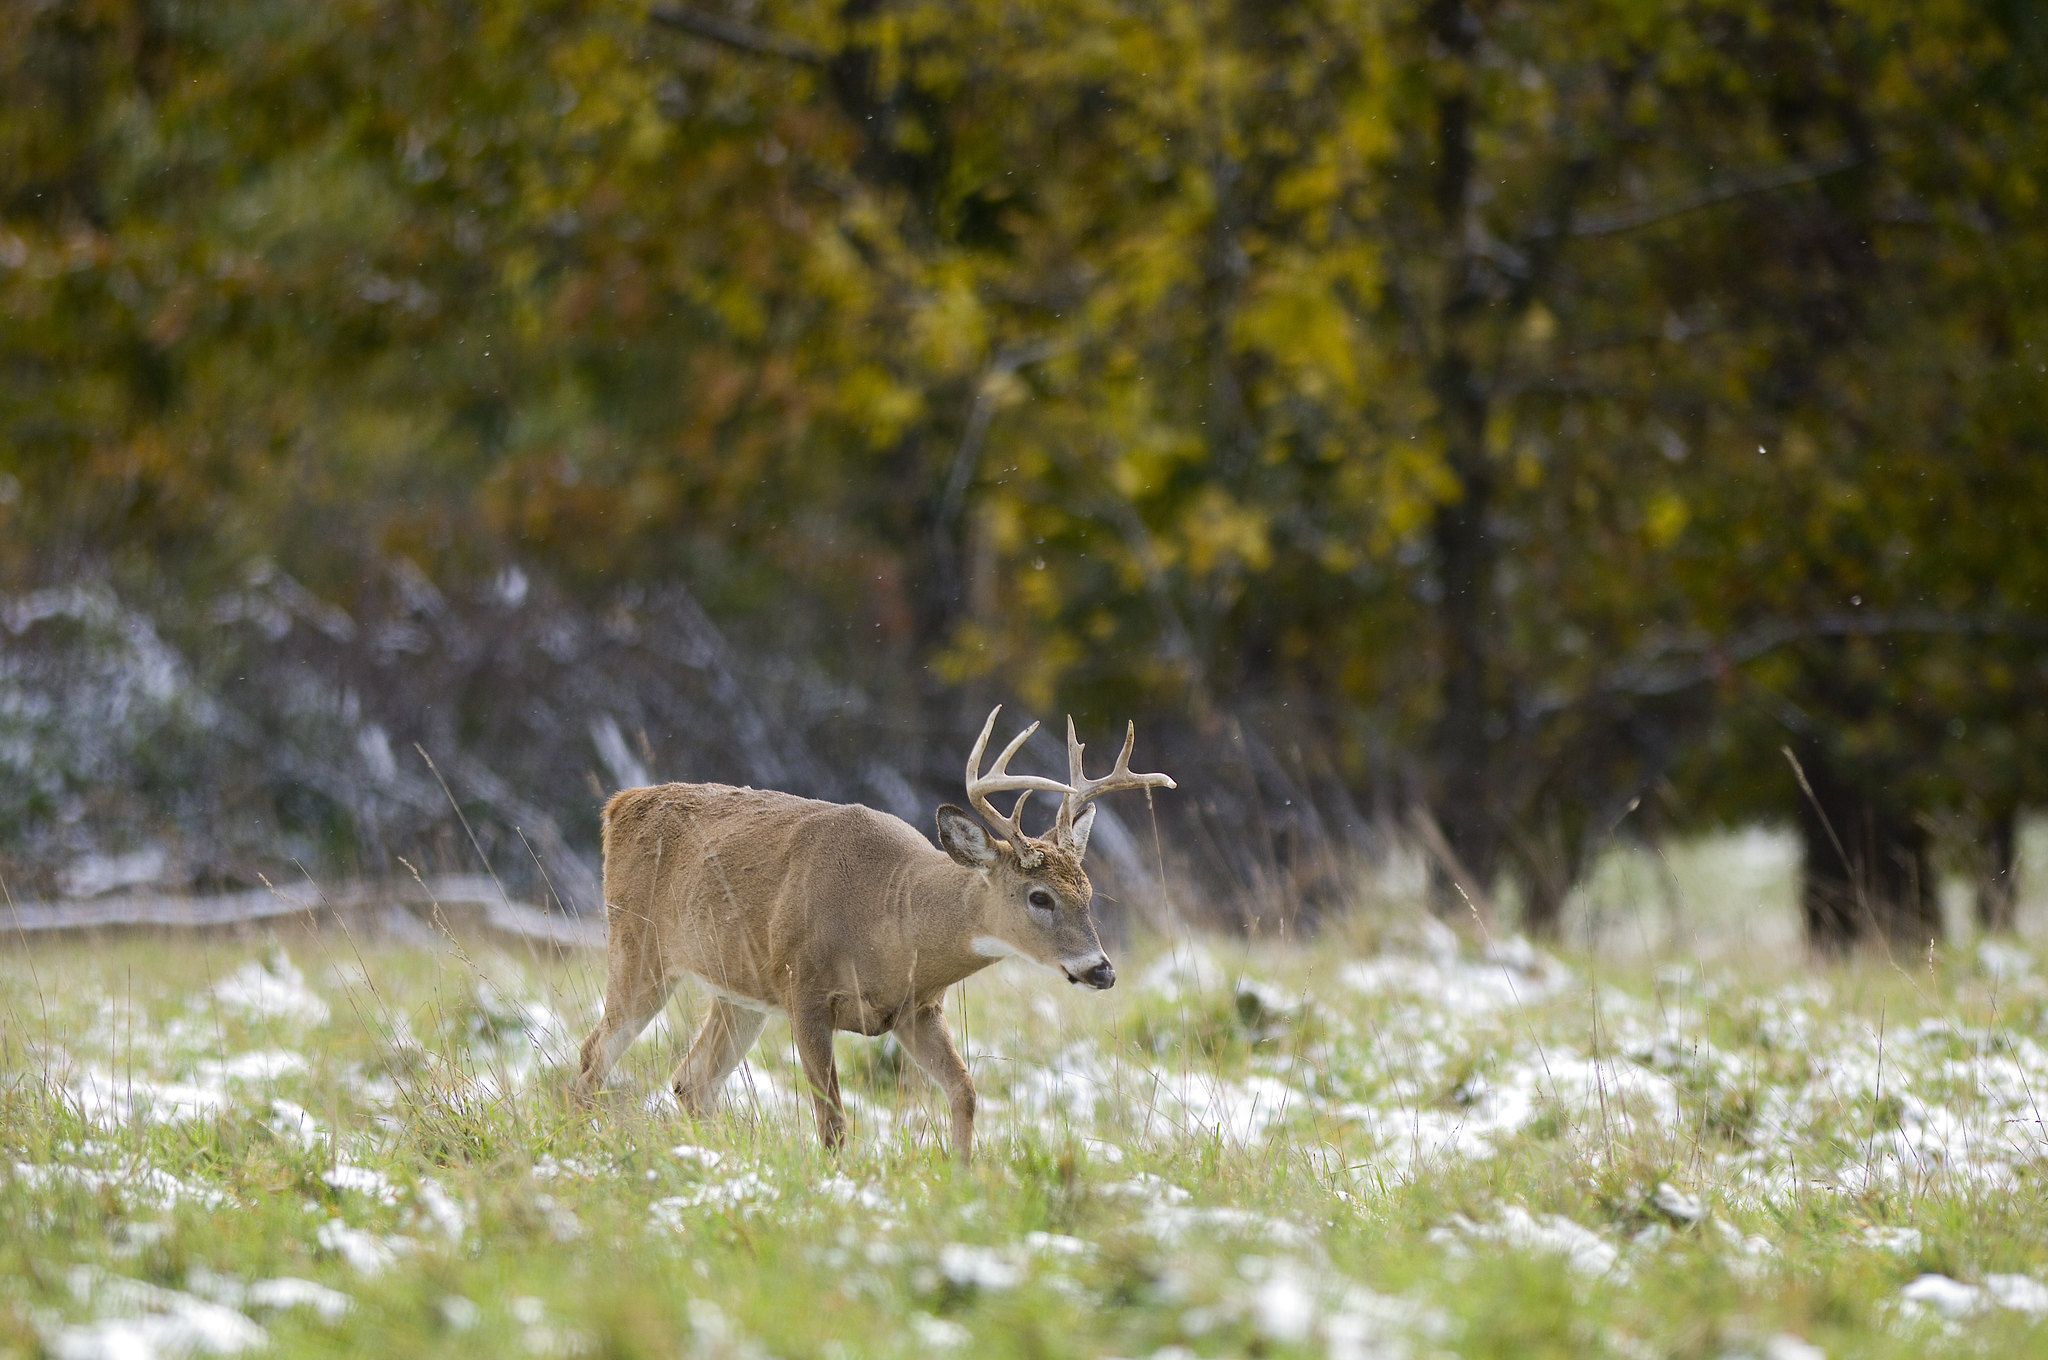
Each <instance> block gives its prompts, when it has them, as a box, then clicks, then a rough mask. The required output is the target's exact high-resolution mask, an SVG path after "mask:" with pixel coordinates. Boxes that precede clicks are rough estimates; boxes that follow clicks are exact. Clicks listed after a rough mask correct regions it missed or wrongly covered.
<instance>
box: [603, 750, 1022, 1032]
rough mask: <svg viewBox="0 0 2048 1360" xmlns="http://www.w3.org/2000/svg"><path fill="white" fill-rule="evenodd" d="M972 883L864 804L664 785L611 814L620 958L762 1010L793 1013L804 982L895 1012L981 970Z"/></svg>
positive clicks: (611, 904) (607, 867)
mask: <svg viewBox="0 0 2048 1360" xmlns="http://www.w3.org/2000/svg"><path fill="white" fill-rule="evenodd" d="M975 877H976V876H975V875H974V874H973V873H972V872H971V871H968V870H965V869H962V868H960V867H959V866H958V865H956V864H954V863H953V862H952V861H951V860H950V859H949V858H947V857H946V856H945V855H944V854H942V853H941V852H940V851H938V850H936V849H934V848H933V847H932V845H931V843H930V842H929V841H927V840H925V838H924V837H923V836H922V835H920V834H919V833H918V832H917V831H916V830H914V829H913V828H912V827H911V826H910V825H909V824H908V823H906V822H904V821H903V820H901V819H900V818H897V817H892V816H890V815H889V814H887V813H884V812H877V811H875V810H874V809H872V808H867V807H861V806H858V805H854V804H843V803H825V802H819V801H817V800H815V799H810V798H797V797H794V796H792V795H790V794H786V793H777V792H773V791H771V790H764V789H741V788H733V787H730V786H728V785H723V784H662V785H657V786H654V787H651V788H642V789H627V790H625V791H623V792H621V793H619V794H616V795H614V796H613V798H612V799H611V801H610V802H609V803H607V804H606V805H605V818H604V892H605V903H606V914H607V917H608V922H609V926H610V930H611V932H612V934H613V936H614V940H613V943H612V944H611V945H610V946H609V949H610V950H611V951H613V952H618V951H621V950H623V951H624V953H625V955H626V956H627V957H631V958H636V959H639V960H641V961H643V965H644V966H649V967H653V968H658V969H659V970H660V971H661V972H662V973H663V974H664V975H669V976H673V975H675V974H676V973H679V972H689V973H694V974H696V975H697V976H699V977H701V978H703V979H705V980H706V981H707V982H709V983H710V984H711V985H712V986H714V987H716V988H718V989H719V990H720V991H721V992H723V993H725V994H727V995H728V996H730V997H732V998H734V999H740V1000H747V1001H752V1002H755V1003H758V1004H763V1005H770V1006H775V1007H785V1006H788V1005H789V1004H790V1001H789V994H790V989H791V988H792V986H795V985H798V982H799V980H801V985H802V986H803V987H805V988H806V989H807V990H810V991H816V990H818V989H819V988H820V987H824V988H826V989H827V990H838V991H848V990H850V991H851V992H853V993H854V994H855V995H875V996H888V997H892V998H893V997H897V996H903V995H908V994H909V993H910V992H912V991H914V992H915V993H917V994H918V995H919V996H920V997H922V996H924V995H928V994H934V993H935V992H936V991H937V990H943V989H944V987H945V986H946V985H948V984H949V983H950V982H952V981H954V980H957V977H958V976H963V975H964V974H965V973H966V972H968V971H972V970H973V969H974V968H975V967H979V966H981V965H982V964H983V963H985V962H986V960H985V959H982V958H979V957H977V956H975V955H974V954H973V953H972V951H971V946H970V945H969V943H968V938H969V936H970V935H971V933H972V931H971V925H972V911H973V904H972V903H971V901H970V893H971V890H972V888H973V885H974V881H975ZM956 968H957V969H958V972H957V973H956V972H955V971H954V970H955V969H956ZM948 974H952V976H947V975H948ZM887 1004H890V1005H894V1004H896V1002H895V1001H893V1000H891V1001H889V1002H888V1003H887Z"/></svg>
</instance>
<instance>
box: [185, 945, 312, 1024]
mask: <svg viewBox="0 0 2048 1360" xmlns="http://www.w3.org/2000/svg"><path fill="white" fill-rule="evenodd" d="M213 999H214V1000H215V1001H218V1002H219V1003H220V1004H221V1005H223V1006H226V1007H228V1008H229V1009H231V1010H238V1011H240V1012H242V1013H243V1014H244V1015H247V1016H249V1017H250V1018H252V1019H257V1020H288V1021H291V1022H292V1023H294V1024H300V1025H319V1024H324V1023H326V1020H327V1003H326V1002H325V1001H323V1000H321V999H320V997H319V996H318V995H317V994H316V993H314V992H313V991H311V990H310V989H309V988H308V987H307V986H306V975H305V974H303V973H301V972H300V971H299V970H298V969H297V968H296V967H295V966H293V964H292V961H291V956H290V955H288V954H286V953H285V952H284V950H282V949H278V950H274V951H272V953H271V955H270V959H269V962H268V963H262V962H258V961H257V960H255V959H251V960H250V961H249V962H247V963H245V964H243V965H242V966H241V967H240V968H237V969H236V970H235V971H234V972H232V973H230V974H228V975H227V976H226V977H224V978H222V979H221V980H220V981H219V982H218V983H216V984H215V985H214V988H213Z"/></svg>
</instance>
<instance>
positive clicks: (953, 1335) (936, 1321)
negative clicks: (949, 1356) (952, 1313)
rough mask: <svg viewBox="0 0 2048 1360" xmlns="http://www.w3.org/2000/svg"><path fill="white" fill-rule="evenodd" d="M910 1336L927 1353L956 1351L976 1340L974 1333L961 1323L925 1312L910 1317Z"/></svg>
mask: <svg viewBox="0 0 2048 1360" xmlns="http://www.w3.org/2000/svg"><path fill="white" fill-rule="evenodd" d="M910 1334H911V1335H912V1336H913V1337H915V1338H916V1339H917V1344H918V1346H919V1347H921V1348H922V1349H924V1350H927V1351H956V1350H959V1349H960V1348H961V1347H962V1346H965V1345H966V1344H967V1343H968V1342H970V1341H972V1340H974V1333H973V1332H970V1331H968V1330H967V1328H965V1327H963V1326H961V1325H960V1324H959V1323H957V1322H954V1321H953V1320H952V1319H950V1318H942V1317H933V1316H932V1315H931V1314H930V1313H925V1312H916V1313H912V1314H911V1315H910Z"/></svg>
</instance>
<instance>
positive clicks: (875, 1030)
mask: <svg viewBox="0 0 2048 1360" xmlns="http://www.w3.org/2000/svg"><path fill="white" fill-rule="evenodd" d="M909 1006H910V1002H909V1000H908V999H907V998H898V999H896V1000H893V1001H887V1000H882V999H880V998H877V997H871V996H861V995H859V994H858V993H855V992H834V993H833V994H832V1028H834V1029H843V1030H846V1031H848V1032H849V1033H852V1034H865V1035H867V1036H869V1037H870V1038H872V1037H873V1036H875V1035H877V1034H887V1033H888V1032H889V1031H890V1030H892V1029H894V1028H895V1027H896V1018H897V1017H898V1016H900V1015H902V1014H903V1013H904V1012H905V1011H906V1010H908V1009H909Z"/></svg>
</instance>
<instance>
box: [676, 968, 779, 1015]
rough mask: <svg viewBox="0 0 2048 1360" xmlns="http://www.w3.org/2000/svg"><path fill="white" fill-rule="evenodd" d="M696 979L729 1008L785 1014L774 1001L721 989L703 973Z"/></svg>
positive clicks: (768, 1013)
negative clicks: (736, 1007)
mask: <svg viewBox="0 0 2048 1360" xmlns="http://www.w3.org/2000/svg"><path fill="white" fill-rule="evenodd" d="M696 977H697V980H698V981H699V982H701V983H703V984H704V990H705V991H707V992H709V993H711V994H712V995H713V996H715V997H717V998H718V999H719V1000H720V1001H723V1002H725V1003H726V1004H727V1005H729V1006H738V1007H739V1008H740V1009H741V1010H743V1011H757V1012H759V1013H760V1014H762V1015H781V1014H783V1009H782V1007H780V1006H778V1005H776V1004H775V1003H774V1002H772V1001H763V1000H762V999H761V998H760V997H758V996H745V995H742V994H741V993H739V992H735V991H732V990H731V989H729V988H726V987H721V986H719V985H718V984H717V983H715V982H713V981H712V980H711V979H710V978H708V977H705V976H704V975H703V974H702V973H698V974H697V975H696Z"/></svg>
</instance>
